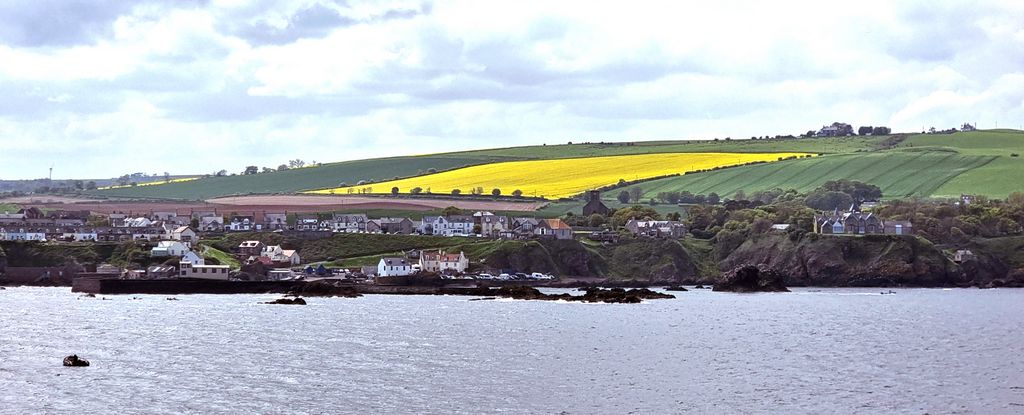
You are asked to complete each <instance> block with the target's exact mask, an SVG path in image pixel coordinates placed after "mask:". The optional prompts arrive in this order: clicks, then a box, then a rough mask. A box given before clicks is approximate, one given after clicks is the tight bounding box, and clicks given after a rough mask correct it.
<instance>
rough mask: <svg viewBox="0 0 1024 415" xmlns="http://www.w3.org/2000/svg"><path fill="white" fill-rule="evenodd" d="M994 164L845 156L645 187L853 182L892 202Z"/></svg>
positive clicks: (729, 190)
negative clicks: (866, 185) (872, 187)
mask: <svg viewBox="0 0 1024 415" xmlns="http://www.w3.org/2000/svg"><path fill="white" fill-rule="evenodd" d="M994 159H995V158H994V157H992V156H969V155H963V154H958V153H955V152H944V151H887V152H877V153H856V154H839V155H830V156H822V157H815V158H811V159H798V160H789V161H783V162H778V163H770V164H761V165H755V166H744V167H737V168H732V169H724V170H718V171H713V172H706V173H696V174H689V175H683V176H679V177H670V178H666V179H661V180H654V181H651V182H647V183H642V184H640V185H639V186H640V187H641V188H642V189H643V190H644V193H645V194H646V195H649V196H653V195H656V194H657V193H659V192H668V191H684V190H685V191H689V192H692V193H703V194H707V193H711V192H715V193H718V194H719V195H720V196H723V197H729V196H731V195H733V194H734V193H735V192H736V191H738V190H743V191H745V192H747V194H749V193H750V192H753V191H757V190H766V189H771V188H776V187H778V188H783V189H796V190H798V191H801V192H805V191H809V190H813V189H814V188H816V187H818V186H820V185H821V184H822V183H825V182H826V181H829V180H838V179H850V180H859V181H862V182H866V183H872V184H875V185H877V186H879V187H880V188H882V192H883V193H884V194H885V195H886V197H907V196H930V195H932V194H933V193H935V191H936V190H937V189H939V188H940V187H941V186H943V185H944V184H946V183H947V182H948V181H950V180H951V179H953V178H955V177H957V176H958V175H960V174H961V173H964V172H967V171H970V170H972V169H976V168H979V167H982V166H985V165H986V164H988V163H990V162H992V161H993V160H994ZM608 196H609V197H612V196H613V195H608Z"/></svg>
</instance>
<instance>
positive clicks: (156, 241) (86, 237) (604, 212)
mask: <svg viewBox="0 0 1024 415" xmlns="http://www.w3.org/2000/svg"><path fill="white" fill-rule="evenodd" d="M589 196H590V198H589V202H588V203H587V204H586V205H585V206H583V209H582V212H581V213H582V215H583V217H590V216H592V215H598V216H602V217H603V216H609V215H610V214H611V213H612V212H613V210H612V209H609V208H608V207H607V206H606V205H605V204H604V203H603V202H602V201H601V198H600V193H599V192H597V191H593V192H590V193H589ZM866 205H868V206H866V207H868V208H870V207H871V206H872V205H873V204H872V203H868V204H866ZM790 226H791V225H790V224H774V225H772V231H776V232H785V231H787V230H788V229H789V228H790ZM912 229H913V228H912V225H911V224H910V222H909V221H883V220H881V219H880V218H879V217H877V216H876V215H873V214H872V213H870V212H862V211H861V205H859V204H854V205H853V206H851V207H850V208H849V209H848V210H846V211H840V210H839V209H836V210H834V211H833V212H819V213H818V214H816V215H815V217H814V225H813V232H815V233H819V234H822V235H837V236H838V235H843V236H847V235H868V234H895V235H903V234H911V233H912ZM268 232H269V233H275V234H282V235H297V236H301V237H302V238H304V239H317V238H330V237H332V236H333V235H337V234H382V235H394V236H395V237H401V236H403V235H422V236H432V237H438V238H446V237H464V238H478V239H491V240H497V239H505V240H571V239H582V238H585V239H588V240H590V241H592V242H596V243H604V244H609V243H616V242H618V240H619V238H621V237H624V236H625V237H633V238H671V239H680V238H684V237H686V235H687V227H686V225H685V224H684V222H682V221H680V220H651V219H650V218H630V219H629V220H628V221H626V222H625V223H624V224H621V226H620V227H619V228H618V229H613V228H612V227H611V226H607V225H605V226H602V227H596V228H595V227H589V226H576V227H574V226H570V225H569V224H567V223H566V221H563V220H562V219H560V218H534V217H527V216H506V215H498V214H494V213H492V212H488V211H476V212H473V213H468V212H466V213H465V214H457V213H450V214H444V215H437V216H423V217H422V218H420V219H413V218H410V217H377V218H371V217H369V216H368V215H367V214H364V213H333V214H325V213H290V212H286V211H281V212H270V211H254V212H247V213H245V214H238V213H232V214H228V215H224V214H222V213H221V212H218V211H216V210H203V211H198V210H192V211H190V212H188V213H184V214H183V213H179V212H177V211H172V210H164V211H155V210H154V211H148V212H114V213H109V214H106V215H96V214H94V213H93V212H90V211H49V212H44V211H42V210H40V209H38V208H34V207H32V208H27V209H21V210H19V211H18V212H14V213H11V212H4V213H0V240H2V241H36V242H46V243H54V244H81V243H107V244H110V243H125V242H132V243H135V244H138V245H140V246H142V247H144V249H145V250H146V252H147V253H148V255H149V257H150V259H151V262H158V261H160V260H161V259H165V260H164V261H163V262H161V263H159V264H153V265H149V266H147V267H143V268H131V267H115V266H111V265H109V264H99V265H98V266H97V267H96V269H89V270H86V269H85V268H78V269H75V268H69V267H63V268H60V269H59V270H56V269H54V270H50V269H47V270H43V269H38V270H37V269H32V270H24V272H21V273H22V274H26V273H27V275H22V278H33V277H35V278H45V277H50V276H52V274H53V273H55V272H56V273H60V274H61V275H64V274H73V275H71V276H74V275H75V274H81V275H99V276H104V277H108V278H122V279H139V280H151V279H208V280H225V281H227V280H245V281H281V280H298V279H303V280H308V279H323V278H332V279H346V280H352V281H358V282H367V283H377V284H390V283H402V282H403V281H404V279H408V278H412V277H422V276H433V277H436V278H440V279H442V280H454V281H466V280H493V281H516V280H519V281H523V280H535V281H544V280H553V279H555V278H556V277H555V276H553V275H550V274H545V273H539V272H530V273H526V272H519V270H515V269H490V268H487V267H476V269H475V270H474V271H475V272H471V266H470V265H471V262H473V261H474V259H473V258H469V257H467V256H466V254H465V253H464V252H448V251H447V250H445V249H411V250H408V251H406V252H403V253H402V255H400V256H385V257H382V258H381V259H380V260H379V262H378V263H377V264H376V265H375V266H360V267H336V266H327V265H325V264H324V263H323V262H308V261H303V259H302V256H301V255H302V253H301V252H299V250H297V249H290V247H287V246H282V245H281V244H271V243H268V242H267V241H263V240H259V239H252V240H244V241H242V242H241V243H239V244H238V245H237V246H233V247H232V249H231V252H229V254H230V255H231V256H232V257H233V259H234V260H235V261H237V266H236V267H232V266H231V265H229V264H225V263H222V261H219V260H216V259H212V260H211V258H210V256H209V255H205V252H204V250H205V248H206V247H204V246H202V245H200V244H199V242H200V241H201V240H204V239H209V238H217V237H222V236H224V235H226V234H244V233H251V234H253V235H261V234H265V233H268ZM12 273H13V274H19V270H18V269H17V267H8V269H7V274H12ZM33 273H35V274H33ZM37 274H38V275H37Z"/></svg>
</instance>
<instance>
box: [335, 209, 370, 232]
mask: <svg viewBox="0 0 1024 415" xmlns="http://www.w3.org/2000/svg"><path fill="white" fill-rule="evenodd" d="M368 221H369V218H367V217H366V215H365V214H361V213H360V214H335V215H334V218H332V219H331V220H330V222H329V223H330V226H331V230H332V231H334V232H341V233H361V232H366V222H368Z"/></svg>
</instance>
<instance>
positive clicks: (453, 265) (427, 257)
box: [420, 251, 469, 274]
mask: <svg viewBox="0 0 1024 415" xmlns="http://www.w3.org/2000/svg"><path fill="white" fill-rule="evenodd" d="M468 268H469V258H466V254H465V253H463V252H459V253H457V254H450V253H447V252H445V251H422V252H420V269H421V270H422V271H424V272H439V273H442V274H448V273H459V274H461V273H463V272H466V269H468Z"/></svg>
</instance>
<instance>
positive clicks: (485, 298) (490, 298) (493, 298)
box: [469, 297, 498, 301]
mask: <svg viewBox="0 0 1024 415" xmlns="http://www.w3.org/2000/svg"><path fill="white" fill-rule="evenodd" d="M497 299H498V297H483V298H470V299H469V301H488V300H497Z"/></svg>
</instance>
